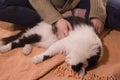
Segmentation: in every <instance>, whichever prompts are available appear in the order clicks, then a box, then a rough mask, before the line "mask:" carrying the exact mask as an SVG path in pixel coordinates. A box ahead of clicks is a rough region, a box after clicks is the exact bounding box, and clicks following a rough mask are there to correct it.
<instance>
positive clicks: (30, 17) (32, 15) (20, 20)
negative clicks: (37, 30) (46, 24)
mask: <svg viewBox="0 0 120 80" xmlns="http://www.w3.org/2000/svg"><path fill="white" fill-rule="evenodd" d="M39 19H40V17H39V15H38V14H37V12H36V11H35V10H34V9H33V8H32V6H31V5H30V3H29V2H28V0H0V20H2V21H7V22H11V23H15V24H18V25H24V26H28V25H33V24H35V23H37V22H39Z"/></svg>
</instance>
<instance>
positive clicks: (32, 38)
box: [12, 34, 41, 49]
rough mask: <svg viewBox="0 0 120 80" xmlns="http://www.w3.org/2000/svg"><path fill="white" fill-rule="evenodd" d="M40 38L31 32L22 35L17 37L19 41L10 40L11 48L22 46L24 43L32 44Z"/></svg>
mask: <svg viewBox="0 0 120 80" xmlns="http://www.w3.org/2000/svg"><path fill="white" fill-rule="evenodd" d="M40 40H41V36H40V35H37V34H32V35H30V36H28V37H25V36H24V37H23V38H22V39H19V42H12V49H14V48H17V47H23V46H24V45H25V44H32V43H35V42H39V41H40Z"/></svg>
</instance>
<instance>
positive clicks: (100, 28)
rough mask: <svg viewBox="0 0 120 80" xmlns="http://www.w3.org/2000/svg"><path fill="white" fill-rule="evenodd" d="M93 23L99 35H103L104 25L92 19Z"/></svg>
mask: <svg viewBox="0 0 120 80" xmlns="http://www.w3.org/2000/svg"><path fill="white" fill-rule="evenodd" d="M91 22H92V23H93V25H94V27H95V29H96V31H97V33H98V34H101V33H102V32H103V30H104V24H103V23H102V22H101V21H100V20H99V19H92V20H91Z"/></svg>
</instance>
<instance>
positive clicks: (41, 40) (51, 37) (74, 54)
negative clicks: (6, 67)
mask: <svg viewBox="0 0 120 80" xmlns="http://www.w3.org/2000/svg"><path fill="white" fill-rule="evenodd" d="M65 19H66V20H68V21H69V22H70V23H71V25H72V28H73V30H71V31H69V35H68V36H67V37H65V38H63V39H60V40H59V39H58V38H57V36H56V32H57V28H56V27H55V25H50V24H48V23H46V22H45V21H41V22H40V23H38V24H37V25H35V26H33V27H32V28H30V29H27V30H25V31H22V32H20V33H19V34H17V35H14V36H10V37H7V38H3V39H1V40H0V52H2V53H3V52H7V51H9V50H12V49H14V48H17V47H23V53H24V54H25V55H28V54H29V53H30V52H31V50H32V45H35V46H38V47H42V48H47V49H46V51H45V52H43V53H40V54H39V55H37V56H34V57H33V59H32V61H33V62H34V63H36V64H37V63H40V62H42V61H44V60H46V59H48V58H50V57H52V56H54V55H57V54H58V53H63V52H64V53H65V54H66V59H65V62H66V63H67V64H68V65H70V66H71V69H72V70H73V71H75V72H78V73H80V74H82V75H84V74H85V72H86V70H87V68H89V67H90V66H93V65H95V64H96V63H97V62H98V60H99V59H100V58H101V57H102V51H103V46H102V41H101V39H100V38H99V37H98V35H97V33H96V30H95V28H94V26H93V24H92V23H91V22H90V21H89V20H85V19H83V18H80V17H76V16H71V17H67V18H65Z"/></svg>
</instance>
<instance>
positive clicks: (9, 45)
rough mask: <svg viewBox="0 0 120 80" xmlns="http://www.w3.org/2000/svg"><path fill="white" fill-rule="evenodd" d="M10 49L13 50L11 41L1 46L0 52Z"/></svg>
mask: <svg viewBox="0 0 120 80" xmlns="http://www.w3.org/2000/svg"><path fill="white" fill-rule="evenodd" d="M9 50H11V43H9V44H7V45H4V46H2V47H0V52H2V53H5V52H8V51H9Z"/></svg>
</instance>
